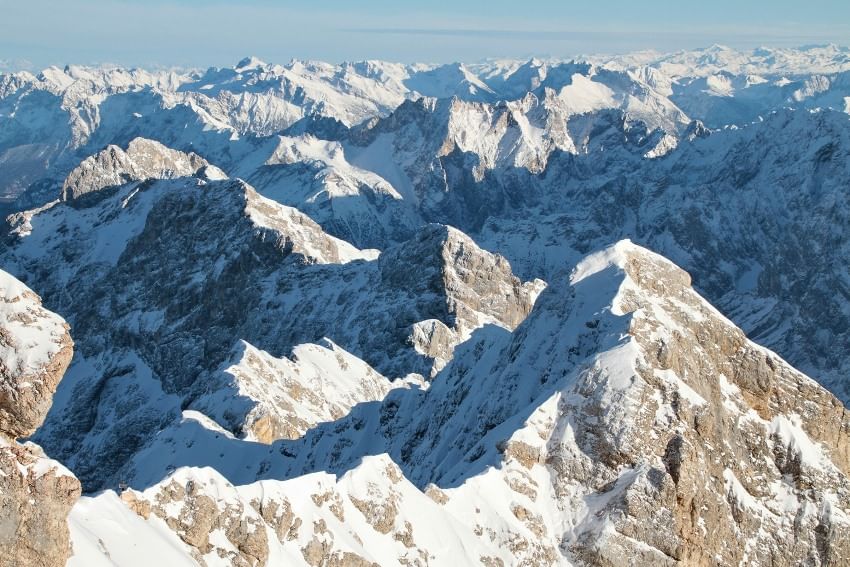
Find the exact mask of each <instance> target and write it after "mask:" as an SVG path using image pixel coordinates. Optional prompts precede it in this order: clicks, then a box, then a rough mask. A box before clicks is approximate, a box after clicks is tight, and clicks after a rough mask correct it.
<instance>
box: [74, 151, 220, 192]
mask: <svg viewBox="0 0 850 567" xmlns="http://www.w3.org/2000/svg"><path fill="white" fill-rule="evenodd" d="M202 171H203V173H204V175H205V176H207V177H209V178H211V179H225V178H226V177H227V175H226V174H224V173H223V172H222V171H221V170H219V169H218V168H217V167H215V166H212V165H210V164H209V163H208V162H207V160H205V159H204V158H202V157H201V156H199V155H198V154H196V153H194V152H189V153H185V152H181V151H178V150H172V149H171V148H168V147H166V146H164V145H162V144H161V143H159V142H157V141H154V140H147V139H145V138H136V139H134V140H132V141H131V142H130V143H129V145H128V146H127V149H126V150H124V149H122V148H121V147H119V146H114V145H110V146H108V147H107V148H106V149H104V150H103V151H101V152H99V153H97V154H95V155H93V156H91V157H88V158H86V159H85V160H83V162H82V163H81V164H80V165H79V166H78V167H77V168H76V169H74V170H73V171H72V172H71V173H70V174H69V175H68V177H67V178H66V179H65V183H64V185H63V186H62V200H63V201H72V200H74V199H78V198H79V197H81V196H83V195H86V194H88V193H94V192H95V191H99V190H101V189H104V188H106V187H114V186H117V185H123V184H125V183H129V182H131V181H140V180H143V179H171V178H175V177H188V176H193V175H196V174H198V173H199V172H202Z"/></svg>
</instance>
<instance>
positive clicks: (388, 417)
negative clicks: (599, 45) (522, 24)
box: [0, 45, 850, 567]
mask: <svg viewBox="0 0 850 567" xmlns="http://www.w3.org/2000/svg"><path fill="white" fill-rule="evenodd" d="M0 211H2V218H3V221H2V223H0V225H2V226H0V567H21V566H29V565H39V566H46V567H53V566H58V565H66V564H67V565H69V566H75V567H100V566H104V567H106V566H118V567H136V566H138V567H143V566H150V565H163V566H166V565H167V566H182V565H186V566H199V565H200V566H209V567H212V566H240V567H242V566H244V567H261V566H280V565H287V566H288V565H309V566H311V567H319V566H335V567H342V566H354V567H365V566H374V565H377V566H381V567H383V566H395V565H405V566H434V567H436V566H456V565H480V566H484V567H507V566H518V565H524V566H550V565H551V566H555V565H558V566H569V565H575V566H584V565H592V566H612V567H613V566H626V565H634V566H644V565H652V566H655V565H659V566H675V565H682V566H714V565H724V566H725V565H730V566H731V565H746V566H748V565H760V566H772V567H778V566H786V565H788V566H790V565H807V566H841V565H850V413H848V412H847V410H846V409H845V408H846V404H847V403H848V402H850V49H847V48H843V47H838V46H834V45H824V46H809V47H803V48H799V49H773V48H759V49H756V50H753V51H738V50H734V49H730V48H727V47H724V46H718V45H715V46H712V47H709V48H706V49H700V50H694V51H682V52H677V53H671V54H662V53H655V52H640V53H633V54H629V55H623V56H616V57H598V56H589V57H584V58H580V59H575V60H569V61H566V60H563V61H561V60H537V59H532V60H529V61H507V60H506V61H502V60H492V61H486V62H480V63H475V64H471V63H470V64H459V63H457V64H449V65H425V64H417V65H405V64H396V63H388V62H382V61H360V62H350V63H343V64H339V65H331V64H327V63H322V62H315V61H291V62H290V63H288V64H285V65H281V64H272V63H265V62H263V61H260V60H258V59H256V58H252V57H249V58H246V59H244V60H242V61H240V62H239V63H237V64H236V65H235V66H234V67H228V68H210V69H207V70H199V71H146V70H142V69H122V68H111V67H109V68H107V67H97V68H95V67H83V66H68V67H65V68H64V69H62V68H56V67H51V68H49V69H45V70H44V71H42V72H41V73H39V74H32V73H28V72H16V73H7V74H0Z"/></svg>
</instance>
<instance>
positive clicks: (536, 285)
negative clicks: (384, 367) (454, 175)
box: [379, 224, 545, 374]
mask: <svg viewBox="0 0 850 567" xmlns="http://www.w3.org/2000/svg"><path fill="white" fill-rule="evenodd" d="M379 263H380V266H381V278H382V280H383V281H384V282H385V283H386V284H387V285H389V286H390V287H392V288H396V289H398V290H402V291H404V292H405V293H407V294H408V296H409V297H410V298H411V299H413V298H417V300H418V302H419V304H420V305H423V306H424V311H425V312H426V313H428V314H429V315H430V317H429V319H428V320H425V321H422V322H419V323H417V324H416V325H415V327H414V332H413V335H412V341H413V343H414V345H415V346H416V348H417V350H418V351H420V352H422V353H424V354H427V355H428V356H429V357H431V358H433V359H435V361H436V364H435V365H434V367H433V370H432V374H435V373H436V372H437V371H439V370H440V369H441V368H443V366H445V364H446V363H447V362H448V361H449V360H451V358H452V353H453V351H454V347H455V345H457V344H458V343H460V342H462V341H463V340H466V339H467V338H468V337H469V335H470V334H471V333H472V331H474V330H475V329H478V328H480V327H482V326H484V325H486V324H496V325H499V326H501V327H505V328H508V329H513V328H515V327H516V326H517V325H518V324H520V323H521V322H522V321H523V319H525V317H526V316H527V315H528V313H529V311H531V308H532V306H533V305H534V301H535V300H536V299H537V296H538V294H539V293H540V292H541V291H542V290H543V288H544V287H545V283H544V282H543V281H541V280H534V281H531V282H526V283H523V282H522V281H520V279H519V278H517V277H516V276H514V274H513V272H512V271H511V266H510V264H509V263H508V261H507V260H505V259H504V258H503V257H501V256H499V255H497V254H491V253H489V252H487V251H485V250H482V249H481V248H479V247H478V246H477V245H476V244H475V243H474V242H473V241H472V239H471V238H469V237H468V236H466V235H465V234H464V233H462V232H460V231H459V230H457V229H454V228H452V227H449V226H445V225H438V224H432V225H428V226H426V227H424V228H422V229H421V230H419V231H418V232H417V234H416V235H415V236H414V237H413V238H412V239H411V240H409V241H407V242H405V243H404V244H403V245H400V246H397V247H395V248H393V249H390V250H389V251H387V252H386V253H385V254H383V255H382V256H381V258H380V260H379ZM414 266H416V268H414ZM441 321H445V322H446V324H447V325H448V326H446V325H444V324H442V323H441Z"/></svg>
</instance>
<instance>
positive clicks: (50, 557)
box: [0, 271, 80, 567]
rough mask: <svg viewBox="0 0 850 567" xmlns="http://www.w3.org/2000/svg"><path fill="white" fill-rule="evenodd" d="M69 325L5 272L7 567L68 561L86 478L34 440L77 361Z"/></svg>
mask: <svg viewBox="0 0 850 567" xmlns="http://www.w3.org/2000/svg"><path fill="white" fill-rule="evenodd" d="M72 350H73V343H72V341H71V337H70V335H69V334H68V325H67V324H66V323H65V321H63V320H62V319H61V318H60V317H58V316H56V315H55V314H53V313H51V312H49V311H47V310H46V309H44V308H43V307H42V306H41V300H40V299H39V297H38V296H37V295H36V294H35V293H33V292H32V291H31V290H30V289H29V288H27V287H26V286H25V285H23V284H22V283H21V282H19V281H17V280H16V279H15V278H13V277H12V276H10V275H9V274H7V273H6V272H3V271H0V567H22V566H29V565H34V566H36V565H37V566H43V567H54V566H55V567H60V566H62V565H64V564H65V561H66V560H67V559H68V557H69V556H70V555H71V543H70V539H69V534H68V525H67V517H68V513H69V512H70V511H71V507H72V506H73V504H74V502H76V500H77V499H78V498H79V497H80V482H79V481H78V480H77V479H76V478H75V477H74V476H73V475H72V474H71V473H70V472H69V471H68V470H67V469H65V468H64V467H63V466H62V465H60V464H59V463H57V462H56V461H52V460H50V459H48V458H47V457H45V456H44V453H43V452H42V451H41V448H40V447H38V446H37V445H34V444H32V443H26V444H23V445H22V444H20V443H18V442H16V441H15V438H17V437H22V436H28V435H32V433H33V432H34V431H35V430H36V428H37V427H38V426H39V425H41V423H42V421H43V420H44V417H45V415H46V414H47V411H48V409H50V404H51V400H52V397H53V393H54V392H55V390H56V386H57V384H58V383H59V380H60V379H61V378H62V375H63V374H64V373H65V369H66V368H68V364H69V363H70V362H71V356H72Z"/></svg>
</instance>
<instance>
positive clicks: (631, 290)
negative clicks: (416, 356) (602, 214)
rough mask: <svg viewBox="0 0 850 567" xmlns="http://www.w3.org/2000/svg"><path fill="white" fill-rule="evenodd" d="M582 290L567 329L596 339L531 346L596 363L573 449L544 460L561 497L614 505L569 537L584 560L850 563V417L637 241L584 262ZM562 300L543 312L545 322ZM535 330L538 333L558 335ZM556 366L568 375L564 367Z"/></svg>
mask: <svg viewBox="0 0 850 567" xmlns="http://www.w3.org/2000/svg"><path fill="white" fill-rule="evenodd" d="M554 287H555V286H553V288H554ZM570 288H571V290H572V291H571V292H570V293H571V295H572V296H573V298H574V299H573V300H572V302H571V307H570V308H569V310H570V315H569V318H570V319H572V322H571V323H569V324H567V325H565V326H564V327H572V328H576V327H579V326H580V325H583V326H584V329H583V330H582V331H581V332H580V333H579V336H578V337H573V339H572V340H571V341H570V342H572V343H573V344H572V346H571V347H570V348H566V347H567V346H568V345H567V344H563V345H562V346H557V347H556V346H555V345H553V344H552V343H551V342H550V343H548V344H547V341H545V340H543V341H529V344H531V345H533V346H532V351H531V352H530V355H531V356H532V357H538V356H539V353H541V352H548V351H549V350H551V349H553V347H554V352H556V353H560V354H561V355H564V354H566V355H567V358H570V356H579V357H580V356H581V353H582V352H588V353H594V354H592V355H591V357H590V358H588V359H587V361H586V362H584V363H582V364H581V366H580V367H579V370H578V373H577V375H576V380H575V382H574V383H573V384H572V386H571V387H569V388H568V390H567V391H565V392H563V394H562V395H561V399H560V401H559V402H558V406H557V407H558V415H559V417H558V418H557V419H558V421H560V422H562V423H563V424H564V426H566V423H569V426H568V427H569V428H570V430H571V431H572V434H571V436H570V438H569V439H567V438H565V437H560V436H559V437H549V441H548V443H547V445H546V446H545V448H544V447H541V448H540V450H541V452H542V454H545V455H546V457H545V458H546V462H547V463H548V466H550V467H551V469H552V471H553V472H554V474H555V483H556V485H557V486H558V487H560V489H561V490H564V491H568V490H570V488H569V487H570V486H575V484H576V483H577V484H579V485H582V486H586V487H591V488H592V489H593V491H592V492H591V493H590V494H588V495H586V496H585V497H584V498H585V500H586V501H598V502H599V503H600V505H602V504H601V503H602V502H604V503H605V504H604V509H599V511H597V512H595V517H593V518H592V519H591V518H588V519H587V520H585V521H584V523H583V524H582V525H581V529H579V530H575V531H574V532H573V533H572V534H571V535H570V536H569V538H568V539H569V540H570V541H571V542H572V543H571V546H570V547H571V550H572V553H574V554H575V556H576V557H578V558H580V559H582V560H584V561H588V562H590V563H593V564H598V565H599V564H601V565H616V564H621V563H622V562H623V561H625V560H626V558H627V557H642V558H643V560H644V561H646V562H651V563H654V564H670V565H673V564H674V563H675V562H677V561H682V562H685V563H688V564H728V565H731V564H740V563H741V562H744V563H746V562H753V563H760V564H761V563H767V562H771V561H772V562H773V563H774V564H776V561H777V558H782V560H781V561H780V564H783V565H792V564H798V563H805V562H812V563H814V564H832V563H834V562H836V560H837V558H840V557H843V558H846V557H847V556H848V555H847V554H848V553H850V548H848V546H847V541H848V540H847V534H848V533H850V531H848V530H850V492H848V490H850V481H848V478H847V471H848V469H847V463H848V461H847V450H848V443H850V419H848V416H847V414H846V410H845V409H844V407H843V406H842V404H841V403H840V402H839V401H838V400H837V399H836V398H835V397H834V396H832V395H831V394H829V393H828V392H827V391H826V390H824V389H823V388H822V387H820V386H819V385H818V384H816V383H815V382H814V381H813V380H811V379H809V378H808V377H806V376H804V375H803V374H801V373H799V372H797V371H796V370H794V369H793V368H791V367H790V366H789V365H788V364H787V363H785V362H784V361H783V360H782V359H781V358H779V357H778V356H776V355H775V354H773V353H771V352H769V351H767V350H765V349H763V348H761V347H758V346H757V345H755V344H753V343H751V342H749V341H748V340H747V338H746V337H745V335H744V333H743V332H742V331H741V330H740V329H738V328H737V327H735V326H734V325H733V324H732V323H731V322H730V321H729V320H727V319H726V318H725V317H723V316H722V315H721V314H720V313H719V312H717V311H716V310H715V309H714V308H713V307H711V306H710V305H709V304H708V303H707V302H706V301H704V300H703V299H702V298H701V297H700V296H699V295H698V294H697V293H696V292H695V291H694V290H693V289H692V288H691V287H690V277H689V276H688V274H687V273H685V272H684V271H683V270H681V269H680V268H678V267H676V266H675V265H674V264H672V263H671V262H669V261H668V260H666V259H664V258H662V257H661V256H658V255H656V254H653V253H651V252H649V251H647V250H645V249H643V248H640V247H638V246H636V245H633V244H631V243H630V242H628V241H623V242H620V243H618V244H617V245H615V246H612V247H610V248H608V249H606V250H604V251H602V252H599V253H597V254H594V255H591V256H590V257H588V258H587V259H586V260H584V261H583V262H581V263H580V264H579V265H578V267H577V268H576V269H575V271H574V272H573V274H572V277H571V280H570ZM612 291H613V292H614V293H613V297H612V295H611V292H612ZM555 293H557V290H553V291H552V294H553V295H548V296H547V298H546V299H544V298H541V301H540V309H541V312H542V313H545V312H546V311H547V310H549V309H552V308H553V307H555V305H554V303H553V301H554V299H555V296H554V294H555ZM533 317H534V315H532V317H531V318H530V319H529V322H528V327H527V329H528V331H529V332H532V330H533V329H535V327H536V326H537V325H538V324H539V323H540V322H542V321H545V319H543V320H541V319H533ZM528 338H530V337H526V340H527V339H528ZM556 344H557V343H556ZM588 347H589V348H588ZM517 360H518V361H523V355H522V354H521V353H520V354H518V356H517ZM525 362H526V363H531V360H530V359H526V360H525ZM542 364H543V365H545V366H546V368H547V369H548V370H549V371H550V373H552V374H557V366H556V365H557V362H556V361H554V360H547V361H544V362H543V363H542ZM559 427H560V426H557V425H556V426H555V428H554V430H553V432H554V431H557V430H558V428H559ZM600 431H604V432H605V434H604V435H600V434H599V432H600ZM583 530H586V531H583ZM662 533H663V534H665V535H664V537H660V536H659V534H662Z"/></svg>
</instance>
